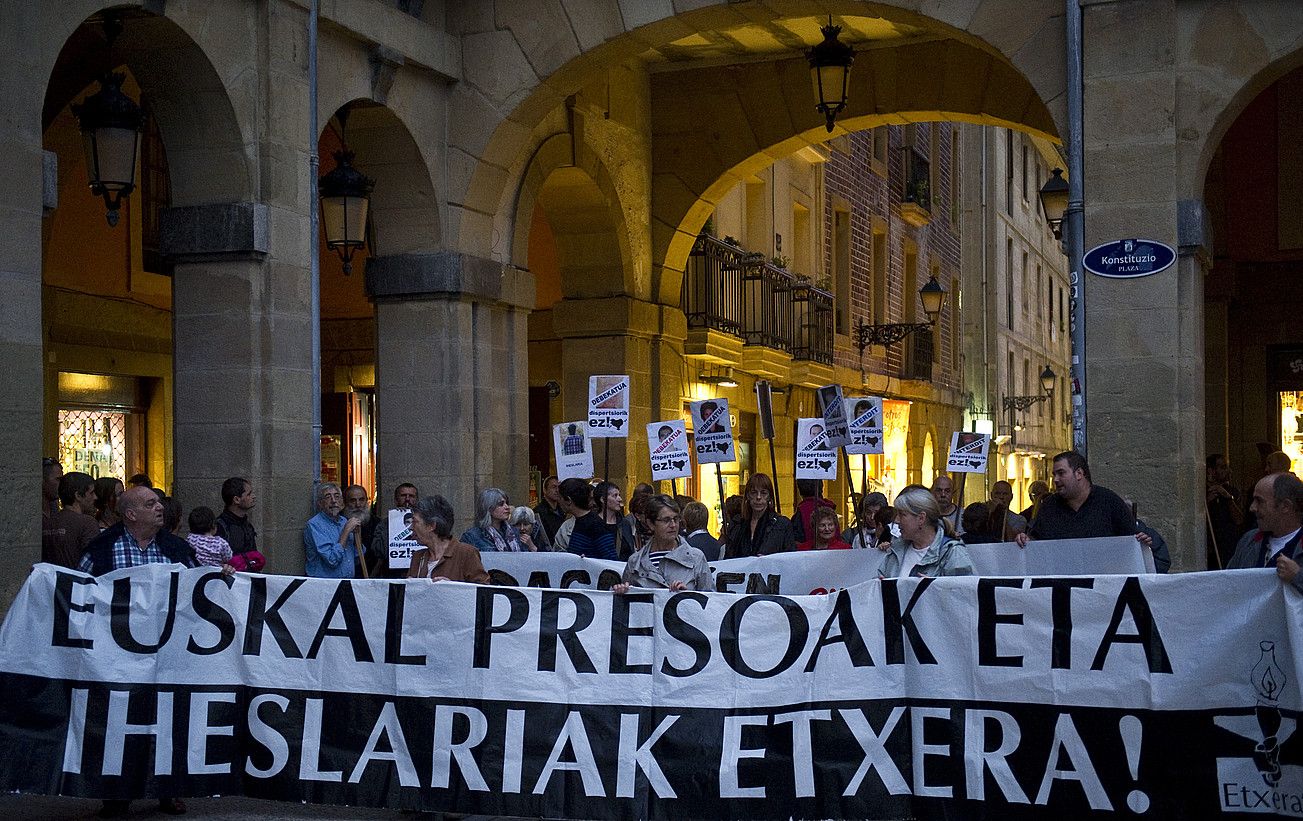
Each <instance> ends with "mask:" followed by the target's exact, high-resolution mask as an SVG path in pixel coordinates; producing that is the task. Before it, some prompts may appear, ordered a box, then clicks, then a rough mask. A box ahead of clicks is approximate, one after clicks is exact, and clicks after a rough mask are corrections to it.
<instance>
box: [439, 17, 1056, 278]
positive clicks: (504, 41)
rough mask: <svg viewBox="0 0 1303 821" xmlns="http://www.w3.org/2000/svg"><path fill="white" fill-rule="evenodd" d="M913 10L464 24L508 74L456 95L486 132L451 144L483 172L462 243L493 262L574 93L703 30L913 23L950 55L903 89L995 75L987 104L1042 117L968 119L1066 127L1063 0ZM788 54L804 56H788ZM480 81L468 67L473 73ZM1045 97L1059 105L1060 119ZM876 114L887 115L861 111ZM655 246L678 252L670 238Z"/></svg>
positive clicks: (923, 40) (479, 53)
mask: <svg viewBox="0 0 1303 821" xmlns="http://www.w3.org/2000/svg"><path fill="white" fill-rule="evenodd" d="M914 5H916V4H914V3H907V2H903V1H901V2H877V3H863V2H858V1H857V0H824V1H822V2H815V0H808V2H786V3H777V2H756V3H752V4H748V6H747V8H746V9H745V10H744V11H743V10H739V9H737V8H736V7H735V6H734V5H733V4H731V3H728V2H725V1H724V0H716V2H708V3H707V4H705V5H702V6H700V7H698V8H695V9H693V10H691V11H686V12H683V13H681V14H673V13H672V10H671V9H670V6H669V5H668V4H666V5H665V6H664V11H660V9H659V7H658V8H657V9H652V8H650V7H648V8H640V9H638V10H637V11H636V12H630V10H629V9H628V8H622V6H621V4H619V3H617V2H616V0H594V1H593V2H591V3H589V4H588V7H587V8H586V9H585V13H584V14H583V15H582V18H581V19H579V20H577V21H572V19H571V17H573V16H574V15H572V16H567V15H566V14H565V12H564V11H563V10H562V9H561V8H560V6H559V4H545V5H544V7H543V8H542V9H536V8H533V7H530V8H529V9H528V11H525V10H523V9H522V11H521V18H520V19H519V20H517V19H516V18H515V16H514V15H513V14H511V13H505V12H500V13H499V15H498V17H497V19H496V21H495V25H496V26H497V28H495V29H494V30H491V31H484V30H479V31H477V30H473V29H474V28H475V24H474V23H466V24H465V27H466V28H467V29H471V30H467V31H463V32H462V34H463V44H464V49H465V53H466V54H467V55H468V59H470V60H471V61H472V65H471V68H474V67H475V65H476V64H478V61H481V60H483V61H489V60H492V61H494V62H495V64H496V65H498V67H499V69H500V70H498V71H495V72H492V73H491V76H493V77H494V79H495V82H493V83H487V84H485V87H473V85H474V84H473V83H472V84H470V85H469V86H468V87H467V88H464V89H454V99H455V100H456V101H457V102H458V103H464V104H465V106H466V107H467V110H468V111H473V113H474V116H471V117H468V120H470V121H473V122H475V123H476V124H477V125H478V126H479V127H478V128H477V129H476V130H475V131H472V130H471V129H466V130H465V131H464V132H462V133H454V134H451V139H450V143H451V148H452V149H454V150H457V151H461V152H464V153H465V154H467V155H468V156H470V157H471V158H473V169H474V170H473V172H472V173H471V174H470V175H469V176H468V178H467V183H466V185H467V189H466V191H465V194H464V196H462V197H461V202H462V206H463V210H462V212H461V214H460V220H459V222H460V224H459V227H458V229H457V230H458V237H457V239H458V244H459V247H462V248H464V249H465V250H467V251H470V252H472V253H480V254H482V255H490V254H491V253H492V250H493V249H492V248H491V247H490V246H489V244H488V241H487V240H486V237H488V236H490V235H491V226H492V223H493V217H492V215H493V214H494V213H499V211H498V209H497V206H498V204H499V202H500V197H501V192H502V190H503V188H504V187H507V188H511V187H514V186H513V184H512V181H513V180H515V179H518V177H519V174H520V173H521V169H523V167H524V165H525V163H526V162H527V161H528V159H529V156H530V153H531V151H530V146H531V134H532V132H533V129H534V128H535V127H536V126H537V124H538V123H539V122H541V121H542V120H543V119H544V118H545V117H547V116H548V115H549V114H550V113H551V112H553V111H554V110H556V109H557V108H558V107H559V106H561V105H563V104H564V103H565V101H566V99H567V97H569V96H570V95H573V94H574V93H575V92H576V91H577V90H579V89H580V88H581V87H582V86H583V85H584V84H585V83H587V82H590V81H591V80H592V79H593V78H594V77H599V76H601V75H602V73H603V72H606V71H609V70H610V69H611V68H612V67H614V66H617V65H619V64H621V63H624V62H626V61H628V60H629V59H631V58H634V57H637V56H638V55H640V54H644V53H646V52H647V51H648V50H649V49H651V50H654V49H658V48H664V47H666V46H669V45H672V44H674V43H675V42H676V41H681V40H683V38H689V37H693V36H694V35H698V34H700V33H702V32H710V31H716V30H721V29H726V28H729V27H730V26H737V25H740V24H745V23H747V22H760V23H766V22H772V21H778V20H783V19H790V18H795V17H802V18H809V20H811V21H817V20H819V19H822V18H823V17H824V16H825V15H828V14H832V15H833V16H834V17H838V16H855V15H866V14H871V15H879V16H881V18H882V19H884V20H886V21H889V22H891V23H899V24H901V25H907V26H911V27H913V28H915V29H918V30H919V31H921V32H925V35H924V36H921V37H918V38H917V42H914V43H913V45H912V47H913V48H915V49H920V50H922V51H923V52H925V53H928V54H931V55H934V56H936V57H939V61H938V62H937V64H939V65H942V66H944V67H945V70H944V71H928V72H923V73H920V72H917V71H914V72H909V73H893V74H891V75H890V77H889V79H890V80H891V82H892V83H893V84H897V85H900V86H902V87H903V86H909V85H910V84H911V83H913V84H915V85H917V87H918V88H919V89H921V90H922V91H921V92H920V93H919V94H918V95H917V96H918V97H919V98H920V99H935V98H936V97H937V96H938V95H937V92H942V93H944V92H945V90H946V89H947V87H949V86H953V85H956V84H960V83H969V82H972V81H973V80H974V79H980V80H984V81H985V82H986V84H987V86H988V87H989V88H991V89H992V90H993V93H988V94H986V98H987V99H986V100H985V101H984V106H983V107H993V108H1002V109H1012V108H1013V107H1015V106H1017V105H1018V104H1019V103H1020V102H1021V103H1024V104H1025V105H1027V106H1029V107H1030V108H1034V109H1036V110H1035V112H1034V115H1026V114H1019V115H1017V116H1014V115H1009V116H1001V115H1000V114H999V113H998V112H997V113H990V112H987V111H984V110H980V109H978V110H974V111H972V112H969V113H971V114H972V116H975V117H977V118H978V119H979V121H981V122H987V123H990V124H996V123H998V122H1004V121H1010V122H1014V123H1016V124H1018V125H1020V126H1025V127H1028V128H1029V129H1030V130H1034V131H1040V132H1042V133H1047V134H1055V133H1057V132H1058V130H1059V129H1058V128H1057V126H1056V121H1061V120H1062V106H1063V94H1064V89H1065V88H1066V79H1065V77H1064V67H1063V65H1062V64H1061V61H1057V60H1052V59H1047V57H1046V55H1055V54H1061V53H1062V52H1063V31H1062V29H1063V26H1062V16H1061V15H1062V6H1061V4H1058V3H1055V2H1053V0H1034V2H1016V0H977V2H973V0H938V2H935V3H933V4H931V5H930V6H929V9H928V12H929V13H928V15H926V16H925V15H922V14H920V13H919V12H917V11H915V10H914V9H913V8H911V6H914ZM526 17H527V18H528V19H525V18H526ZM517 23H518V24H519V25H517ZM816 28H817V26H816ZM792 50H795V48H794V47H793V49H792ZM890 50H891V49H883V51H890ZM776 56H778V57H780V58H781V57H782V56H783V55H776ZM786 56H787V57H789V58H790V57H792V56H793V55H792V54H791V51H789V52H787V54H786ZM866 61H869V62H877V58H876V57H866ZM739 62H750V61H748V60H739ZM787 62H793V60H787ZM795 62H799V63H801V64H802V68H801V71H800V79H799V83H797V84H796V85H795V86H792V87H791V88H790V89H789V91H790V92H791V93H792V95H793V99H795V95H796V94H797V93H800V94H802V95H804V97H806V98H808V95H809V79H808V69H805V68H804V64H803V61H802V60H800V59H799V57H798V58H796V59H795ZM752 67H754V65H753V66H752ZM474 74H475V72H473V71H468V76H473V75H474ZM920 74H926V75H927V76H926V77H921V76H920ZM1010 83H1012V85H1010ZM798 89H799V92H798ZM928 89H930V90H931V93H930V94H929V93H928ZM698 90H700V89H698ZM1042 101H1051V102H1052V103H1053V110H1054V112H1055V113H1054V114H1053V115H1051V114H1050V109H1049V108H1047V107H1046V105H1045V104H1044V103H1043V102H1042ZM899 102H900V104H897V105H893V107H891V108H888V109H885V110H884V111H885V112H894V111H912V110H921V111H927V112H932V113H933V114H934V116H941V114H940V112H944V111H946V108H945V107H944V106H941V105H935V104H933V103H932V102H929V103H927V104H926V105H917V106H916V105H904V104H903V100H901V101H899ZM805 103H808V99H807V100H805ZM803 107H804V108H806V109H809V110H808V112H805V113H803V115H802V120H805V119H808V120H809V123H810V127H813V126H814V125H817V124H818V123H817V122H816V121H815V118H816V115H815V112H814V111H813V106H810V105H805V104H804V103H803ZM955 110H956V112H958V113H964V112H965V111H966V108H965V107H963V106H960V107H958V108H956V109H955ZM850 113H851V115H852V116H854V115H856V114H857V112H855V111H852V112H850ZM870 113H877V111H875V110H872V109H868V110H865V111H861V112H858V114H870ZM798 125H800V127H796V128H793V127H792V126H791V125H790V124H789V125H788V126H787V131H786V133H785V134H784V135H783V137H782V138H780V139H779V140H774V141H771V142H769V143H767V144H761V145H758V146H757V148H756V149H755V150H756V151H760V150H764V149H766V148H768V147H770V146H774V145H777V143H778V142H780V141H781V139H786V137H787V136H789V135H791V134H793V133H801V132H804V131H806V130H809V129H808V128H807V127H805V126H804V125H803V124H798ZM750 153H755V152H754V151H753V152H748V155H749V154H750ZM739 161H740V158H739ZM733 164H736V163H733ZM733 164H730V165H727V166H725V169H722V170H726V169H727V168H730V167H732V165H733ZM703 219H704V218H703ZM670 230H672V228H671V229H670ZM654 244H655V245H656V246H661V247H665V246H668V242H667V241H666V242H658V243H654ZM663 258H664V256H663V255H661V254H659V253H654V254H653V259H654V260H656V261H657V262H659V261H660V260H661V259H663Z"/></svg>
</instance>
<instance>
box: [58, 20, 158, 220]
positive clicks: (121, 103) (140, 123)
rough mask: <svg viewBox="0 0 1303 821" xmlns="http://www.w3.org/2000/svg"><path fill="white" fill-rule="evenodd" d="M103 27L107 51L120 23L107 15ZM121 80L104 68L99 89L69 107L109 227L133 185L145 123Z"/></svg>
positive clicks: (92, 190) (120, 29) (92, 188)
mask: <svg viewBox="0 0 1303 821" xmlns="http://www.w3.org/2000/svg"><path fill="white" fill-rule="evenodd" d="M104 29H105V33H106V34H107V36H108V45H109V49H110V50H111V49H112V46H113V41H114V40H115V39H116V38H117V35H118V33H119V32H121V31H122V23H121V21H119V20H118V19H117V18H115V17H109V18H106V19H105V21H104ZM125 80H126V75H124V74H115V73H113V72H112V71H105V72H104V75H103V76H102V77H101V78H100V90H99V91H97V92H95V93H94V94H92V95H90V96H89V97H87V98H86V99H84V100H82V102H81V104H80V105H74V106H73V107H72V113H73V114H75V115H76V117H77V120H78V122H79V123H80V126H81V134H82V141H83V143H84V145H85V149H86V171H87V173H88V176H89V177H90V190H91V193H93V194H95V195H96V196H99V197H103V198H104V207H105V208H106V209H107V211H106V213H105V215H104V216H105V219H107V220H108V223H109V225H110V226H116V225H117V224H118V212H119V210H120V209H121V207H122V199H123V198H124V197H127V196H130V194H131V192H132V191H134V190H135V188H136V157H137V155H139V153H140V133H141V131H142V130H143V128H144V124H145V115H144V112H142V111H141V109H140V106H138V105H136V103H135V102H134V101H133V100H132V99H131V98H130V97H128V96H127V95H126V94H124V93H122V83H123V82H124V81H125Z"/></svg>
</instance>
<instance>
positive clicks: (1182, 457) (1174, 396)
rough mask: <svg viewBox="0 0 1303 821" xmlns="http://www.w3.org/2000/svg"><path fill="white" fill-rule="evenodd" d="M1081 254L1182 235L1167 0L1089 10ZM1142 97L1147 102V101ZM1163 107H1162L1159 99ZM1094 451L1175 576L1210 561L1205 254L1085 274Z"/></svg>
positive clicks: (1098, 473) (1101, 473)
mask: <svg viewBox="0 0 1303 821" xmlns="http://www.w3.org/2000/svg"><path fill="white" fill-rule="evenodd" d="M1084 15H1085V17H1084V41H1085V70H1084V77H1085V140H1086V143H1085V166H1086V169H1087V176H1086V179H1085V180H1084V183H1085V194H1086V247H1087V248H1089V247H1092V246H1094V245H1097V244H1099V243H1102V242H1107V241H1110V240H1117V239H1123V238H1127V237H1144V238H1150V239H1156V240H1159V241H1161V242H1165V243H1167V244H1168V245H1171V246H1173V247H1178V246H1182V245H1186V246H1189V245H1192V244H1193V245H1197V244H1198V243H1197V242H1194V243H1190V242H1187V241H1183V240H1182V239H1181V238H1180V236H1179V234H1180V229H1179V225H1180V223H1181V212H1182V205H1181V204H1180V203H1179V202H1178V194H1177V182H1178V181H1177V168H1178V161H1177V159H1178V151H1179V150H1180V148H1179V146H1178V143H1179V140H1178V139H1177V134H1176V129H1175V125H1174V117H1173V116H1172V112H1173V111H1174V110H1175V107H1176V105H1177V78H1176V70H1175V64H1174V60H1175V57H1174V52H1173V51H1172V50H1170V49H1135V48H1132V45H1133V44H1134V43H1135V42H1138V40H1137V39H1136V38H1135V37H1122V36H1119V35H1118V33H1119V32H1121V31H1126V32H1131V33H1136V32H1137V31H1138V29H1137V28H1136V26H1138V25H1142V26H1143V32H1141V34H1143V35H1144V36H1142V37H1140V40H1144V41H1151V42H1172V41H1174V39H1175V38H1176V22H1177V19H1176V10H1175V6H1174V3H1173V2H1172V0H1134V2H1130V3H1116V4H1089V5H1086V7H1085V9H1084ZM1139 100H1144V101H1145V103H1144V104H1143V105H1140V104H1138V103H1137V101H1139ZM1164 100H1166V101H1169V103H1168V105H1167V106H1166V107H1165V106H1163V105H1162V103H1161V101H1164ZM1084 287H1085V298H1086V368H1087V390H1088V394H1087V402H1088V405H1087V414H1088V419H1087V423H1088V425H1089V429H1088V431H1087V433H1088V438H1087V444H1088V447H1089V454H1088V455H1089V459H1090V464H1091V469H1092V471H1093V473H1094V477H1095V480H1096V481H1097V482H1098V483H1099V484H1102V485H1105V486H1107V487H1110V488H1112V489H1113V490H1116V491H1117V492H1119V493H1121V494H1122V495H1124V496H1130V497H1131V498H1132V499H1134V500H1135V501H1136V502H1137V503H1138V505H1139V507H1140V515H1141V517H1142V518H1144V519H1145V520H1146V521H1147V522H1149V523H1150V524H1151V525H1152V526H1153V527H1155V528H1156V529H1157V530H1159V531H1160V532H1161V533H1163V535H1164V536H1165V537H1166V539H1167V542H1168V544H1169V546H1170V547H1171V550H1172V560H1173V570H1193V569H1196V568H1199V567H1202V561H1203V558H1202V557H1203V544H1204V540H1203V493H1202V490H1203V481H1204V480H1203V455H1204V401H1203V392H1204V375H1203V356H1204V333H1203V272H1202V266H1201V265H1200V263H1199V257H1198V255H1196V254H1193V253H1185V254H1183V255H1182V256H1181V257H1180V258H1179V259H1178V261H1177V263H1176V264H1175V265H1173V266H1172V267H1170V268H1168V269H1167V270H1165V271H1162V272H1160V273H1158V274H1154V275H1152V276H1147V277H1142V278H1140V279H1131V280H1117V279H1105V278H1102V277H1097V276H1094V275H1092V274H1086V275H1085V276H1084Z"/></svg>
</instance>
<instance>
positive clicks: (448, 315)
mask: <svg viewBox="0 0 1303 821" xmlns="http://www.w3.org/2000/svg"><path fill="white" fill-rule="evenodd" d="M366 278H367V291H368V293H369V294H370V295H371V297H372V299H373V300H374V301H375V304H376V337H377V339H376V422H377V429H378V449H377V451H378V452H377V460H378V468H379V480H378V489H377V492H376V495H377V497H378V498H380V499H382V500H384V502H385V503H386V505H388V504H389V503H391V502H392V499H393V490H394V487H395V486H396V485H398V484H399V483H401V482H411V483H412V484H415V485H416V486H417V487H418V488H419V489H420V491H421V495H422V496H429V495H434V494H439V495H442V496H443V497H444V498H446V499H447V500H448V501H449V502H450V503H451V504H452V506H453V510H454V512H455V513H456V525H455V527H454V535H457V534H460V533H461V532H462V531H463V530H464V529H465V528H467V527H469V526H470V525H471V524H473V519H474V516H475V496H476V493H477V492H478V491H479V490H482V489H483V488H485V487H500V488H502V489H503V490H505V491H506V492H507V495H508V496H509V497H510V499H511V501H512V504H521V503H524V502H525V501H527V500H528V485H529V475H528V473H527V469H528V460H529V398H528V397H529V391H528V384H529V383H528V376H529V351H528V342H529V333H528V328H527V318H528V310H529V308H531V307H532V306H533V304H534V281H533V277H532V276H531V275H530V274H529V273H528V272H525V271H522V270H519V269H516V268H513V267H510V266H505V265H503V264H502V263H499V262H493V261H491V260H486V259H481V258H477V257H472V256H468V255H465V254H460V253H456V252H452V251H436V252H432V253H423V254H402V255H397V256H389V257H378V258H374V259H370V260H368V261H367V268H366Z"/></svg>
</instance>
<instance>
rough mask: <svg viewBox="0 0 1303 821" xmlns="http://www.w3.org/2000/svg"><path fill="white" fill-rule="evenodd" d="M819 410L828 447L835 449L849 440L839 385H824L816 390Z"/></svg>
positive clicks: (844, 405) (844, 407)
mask: <svg viewBox="0 0 1303 821" xmlns="http://www.w3.org/2000/svg"><path fill="white" fill-rule="evenodd" d="M817 393H818V396H819V411H820V412H821V413H822V414H823V434H824V437H825V439H826V442H827V445H828V447H830V448H832V449H834V450H836V449H837V448H839V447H841V446H842V445H845V444H846V443H847V442H849V441H850V440H851V437H850V430H849V426H848V425H847V424H846V403H845V402H844V401H843V400H842V386H841V385H824V386H823V387H822V388H820V389H819V390H818V391H817Z"/></svg>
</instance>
